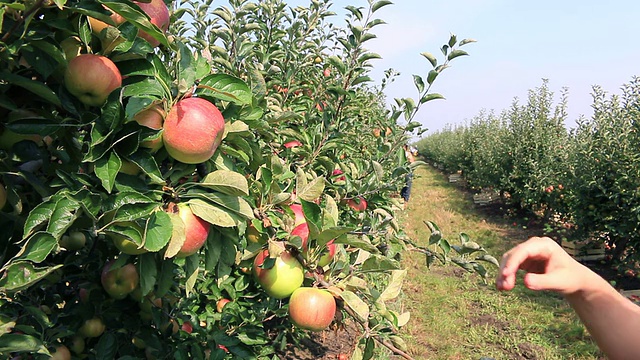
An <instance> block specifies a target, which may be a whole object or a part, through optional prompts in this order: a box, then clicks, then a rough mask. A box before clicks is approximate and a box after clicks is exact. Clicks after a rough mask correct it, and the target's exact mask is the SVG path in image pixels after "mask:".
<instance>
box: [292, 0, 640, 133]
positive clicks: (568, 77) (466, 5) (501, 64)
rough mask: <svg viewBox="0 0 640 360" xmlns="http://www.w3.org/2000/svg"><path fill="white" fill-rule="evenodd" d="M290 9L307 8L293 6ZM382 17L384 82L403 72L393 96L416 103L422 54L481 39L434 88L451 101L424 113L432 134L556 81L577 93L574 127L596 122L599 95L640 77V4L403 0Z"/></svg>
mask: <svg viewBox="0 0 640 360" xmlns="http://www.w3.org/2000/svg"><path fill="white" fill-rule="evenodd" d="M288 3H289V4H291V5H296V4H308V1H303V0H290V1H289V2H288ZM347 4H350V5H354V6H363V7H364V6H367V1H366V0H335V1H334V6H333V9H334V11H336V12H339V13H340V14H341V15H339V16H336V17H334V18H333V22H334V23H336V24H343V15H342V14H344V12H343V11H342V8H343V7H344V6H345V5H347ZM376 14H378V16H379V17H380V18H382V19H383V20H385V22H387V25H382V26H378V27H376V28H375V29H376V31H375V33H376V34H377V35H378V39H375V40H372V41H370V42H369V43H368V44H369V48H370V50H372V51H374V52H377V53H379V54H380V55H381V56H382V57H383V59H382V60H375V61H374V63H373V64H374V66H375V71H374V73H373V75H374V77H375V78H376V79H380V78H381V74H382V72H383V71H384V70H385V69H388V68H394V69H396V70H397V71H399V72H400V73H401V74H402V75H401V76H400V77H399V78H398V79H397V80H396V82H395V83H394V84H393V85H392V86H391V87H390V88H389V89H388V91H386V93H387V96H388V97H389V99H390V100H391V99H393V98H394V97H408V96H413V97H414V98H415V97H416V96H415V94H416V93H415V89H414V86H413V79H412V76H411V75H412V74H420V75H423V76H425V77H426V73H427V72H428V70H430V68H431V67H430V64H429V63H428V62H427V61H426V59H424V58H423V57H422V56H421V55H420V53H421V52H424V51H428V52H431V53H433V54H439V55H441V53H440V51H439V48H440V46H441V45H442V44H444V43H445V42H446V41H447V40H448V38H449V34H450V33H454V34H456V35H457V36H458V39H463V38H473V39H476V40H477V41H478V42H477V43H474V44H469V45H466V46H465V47H464V49H465V50H466V51H467V52H469V54H470V55H471V56H469V57H464V58H458V59H456V61H454V62H453V63H452V65H453V66H452V67H451V68H449V69H447V70H446V71H445V72H443V73H442V75H441V76H440V77H439V78H438V80H437V81H436V83H435V85H434V90H435V91H436V92H439V93H441V94H443V95H444V96H445V97H446V100H444V101H442V100H440V101H435V102H431V103H429V104H428V106H426V107H424V108H423V109H422V110H421V112H420V113H419V115H418V119H417V120H418V121H420V122H422V123H423V124H424V125H425V126H426V127H428V128H429V129H430V130H437V129H441V128H442V127H443V126H444V125H445V124H461V123H463V122H464V121H465V120H466V119H470V118H472V117H474V116H475V115H477V114H478V113H479V112H480V110H481V109H487V110H491V109H493V110H496V111H501V110H503V109H506V108H508V107H509V106H510V104H511V102H512V100H513V99H514V97H518V98H520V99H523V100H524V99H525V98H526V96H527V91H528V90H529V89H532V88H535V87H537V86H539V85H540V84H541V83H542V79H543V78H546V79H549V86H550V88H551V89H552V90H553V91H554V92H555V93H556V95H558V94H559V92H560V90H561V88H563V87H567V88H568V89H569V118H570V121H569V124H568V126H572V124H573V121H574V120H575V119H577V118H578V116H579V115H580V114H583V115H585V116H587V117H590V116H591V88H592V85H600V86H602V87H603V88H604V89H605V90H606V91H607V92H609V93H619V92H620V91H619V89H620V87H621V86H622V85H623V84H624V83H626V82H628V81H629V80H631V78H632V77H633V76H634V75H640V41H638V39H637V37H638V35H640V21H639V20H638V16H639V15H640V1H637V0H625V1H602V0H600V1H595V0H583V1H577V0H565V1H563V0H555V1H549V0H536V1H516V0H441V1H428V0H396V1H395V3H394V4H393V5H389V6H386V7H384V8H382V9H381V10H379V11H378V12H377V13H376Z"/></svg>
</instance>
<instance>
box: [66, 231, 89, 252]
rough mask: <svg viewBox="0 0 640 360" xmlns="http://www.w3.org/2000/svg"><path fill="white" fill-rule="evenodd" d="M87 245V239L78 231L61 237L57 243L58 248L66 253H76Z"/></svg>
mask: <svg viewBox="0 0 640 360" xmlns="http://www.w3.org/2000/svg"><path fill="white" fill-rule="evenodd" d="M86 243H87V237H86V236H85V235H84V233H82V232H80V231H71V232H70V233H69V234H68V235H62V238H61V239H60V241H59V244H60V247H61V248H63V249H66V250H68V251H77V250H80V249H82V248H83V247H84V245H85V244H86Z"/></svg>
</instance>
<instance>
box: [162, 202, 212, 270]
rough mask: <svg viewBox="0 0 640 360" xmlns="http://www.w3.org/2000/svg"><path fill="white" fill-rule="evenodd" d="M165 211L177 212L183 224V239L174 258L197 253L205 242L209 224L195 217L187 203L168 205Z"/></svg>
mask: <svg viewBox="0 0 640 360" xmlns="http://www.w3.org/2000/svg"><path fill="white" fill-rule="evenodd" d="M167 210H168V211H174V212H177V213H178V216H179V217H180V219H182V221H183V222H184V229H185V239H184V243H183V244H182V247H181V248H180V251H178V254H177V255H176V257H178V258H184V257H187V256H190V255H193V254H195V253H196V252H198V250H200V248H202V246H203V245H204V243H205V242H206V241H207V237H208V236H209V229H210V228H211V224H209V223H208V222H206V221H204V220H202V219H200V218H199V217H197V216H196V215H195V214H194V213H193V211H191V208H190V207H189V204H187V203H179V204H177V205H176V204H170V205H169V208H168V209H167Z"/></svg>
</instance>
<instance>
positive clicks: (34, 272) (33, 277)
mask: <svg viewBox="0 0 640 360" xmlns="http://www.w3.org/2000/svg"><path fill="white" fill-rule="evenodd" d="M61 267H62V264H59V265H56V266H52V267H42V268H37V267H35V266H34V265H33V263H31V262H28V261H17V262H14V263H11V264H9V265H8V266H5V267H4V268H3V271H4V273H3V274H2V275H1V276H0V291H2V292H13V291H18V290H22V289H26V288H28V287H29V286H31V285H33V284H35V283H36V282H38V281H40V280H42V279H43V278H44V277H46V276H47V275H49V274H51V273H52V272H54V271H55V270H57V269H59V268H61Z"/></svg>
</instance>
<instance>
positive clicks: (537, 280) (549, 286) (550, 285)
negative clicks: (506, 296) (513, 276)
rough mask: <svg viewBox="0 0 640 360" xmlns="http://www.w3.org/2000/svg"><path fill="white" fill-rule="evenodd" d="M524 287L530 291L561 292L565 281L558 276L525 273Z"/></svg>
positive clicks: (564, 286)
mask: <svg viewBox="0 0 640 360" xmlns="http://www.w3.org/2000/svg"><path fill="white" fill-rule="evenodd" d="M523 280H524V285H525V286H526V287H527V288H529V289H531V290H552V291H559V292H562V291H564V290H565V288H566V284H565V281H564V280H563V277H562V276H558V274H535V273H527V274H526V275H525V276H524V279H523Z"/></svg>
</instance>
